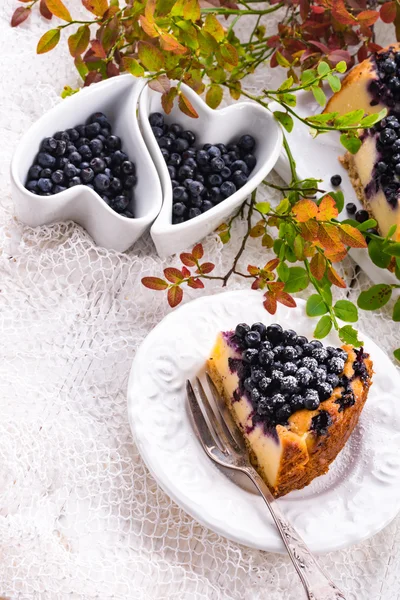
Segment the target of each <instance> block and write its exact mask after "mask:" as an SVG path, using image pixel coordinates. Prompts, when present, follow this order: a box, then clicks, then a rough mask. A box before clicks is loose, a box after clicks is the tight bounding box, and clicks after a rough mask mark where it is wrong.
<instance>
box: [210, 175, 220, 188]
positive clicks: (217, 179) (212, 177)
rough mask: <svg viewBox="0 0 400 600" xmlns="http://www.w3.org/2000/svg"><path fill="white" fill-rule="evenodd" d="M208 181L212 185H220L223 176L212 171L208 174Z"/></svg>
mask: <svg viewBox="0 0 400 600" xmlns="http://www.w3.org/2000/svg"><path fill="white" fill-rule="evenodd" d="M208 183H209V184H210V185H211V186H218V187H219V186H220V185H221V184H222V177H221V175H219V174H218V173H212V174H211V175H209V176H208Z"/></svg>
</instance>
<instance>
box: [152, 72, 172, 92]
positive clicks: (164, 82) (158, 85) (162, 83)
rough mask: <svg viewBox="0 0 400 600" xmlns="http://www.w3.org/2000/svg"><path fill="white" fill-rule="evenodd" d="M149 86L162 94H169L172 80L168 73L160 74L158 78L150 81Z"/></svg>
mask: <svg viewBox="0 0 400 600" xmlns="http://www.w3.org/2000/svg"><path fill="white" fill-rule="evenodd" d="M149 88H151V89H152V90H154V91H155V92H159V93H160V94H168V92H169V90H170V89H171V82H170V80H169V78H168V77H167V75H159V76H158V77H157V79H151V80H150V81H149Z"/></svg>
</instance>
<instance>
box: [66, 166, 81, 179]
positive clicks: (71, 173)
mask: <svg viewBox="0 0 400 600" xmlns="http://www.w3.org/2000/svg"><path fill="white" fill-rule="evenodd" d="M64 175H65V176H66V177H68V179H72V177H76V176H77V175H78V169H77V168H76V166H75V165H73V164H72V163H67V164H66V165H65V167H64Z"/></svg>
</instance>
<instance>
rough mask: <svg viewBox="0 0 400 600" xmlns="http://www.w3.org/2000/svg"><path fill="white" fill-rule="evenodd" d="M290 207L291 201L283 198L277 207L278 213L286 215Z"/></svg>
mask: <svg viewBox="0 0 400 600" xmlns="http://www.w3.org/2000/svg"><path fill="white" fill-rule="evenodd" d="M289 208H290V202H289V200H288V199H287V198H284V199H283V200H281V201H280V202H279V204H278V206H277V207H276V209H275V212H276V214H278V215H284V214H285V213H287V211H288V210H289Z"/></svg>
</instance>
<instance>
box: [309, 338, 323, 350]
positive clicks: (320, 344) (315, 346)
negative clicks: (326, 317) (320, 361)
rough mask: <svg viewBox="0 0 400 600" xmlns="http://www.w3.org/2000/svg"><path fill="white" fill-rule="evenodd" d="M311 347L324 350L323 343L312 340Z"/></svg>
mask: <svg viewBox="0 0 400 600" xmlns="http://www.w3.org/2000/svg"><path fill="white" fill-rule="evenodd" d="M310 346H312V347H313V348H323V345H322V342H320V341H319V340H311V342H310Z"/></svg>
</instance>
